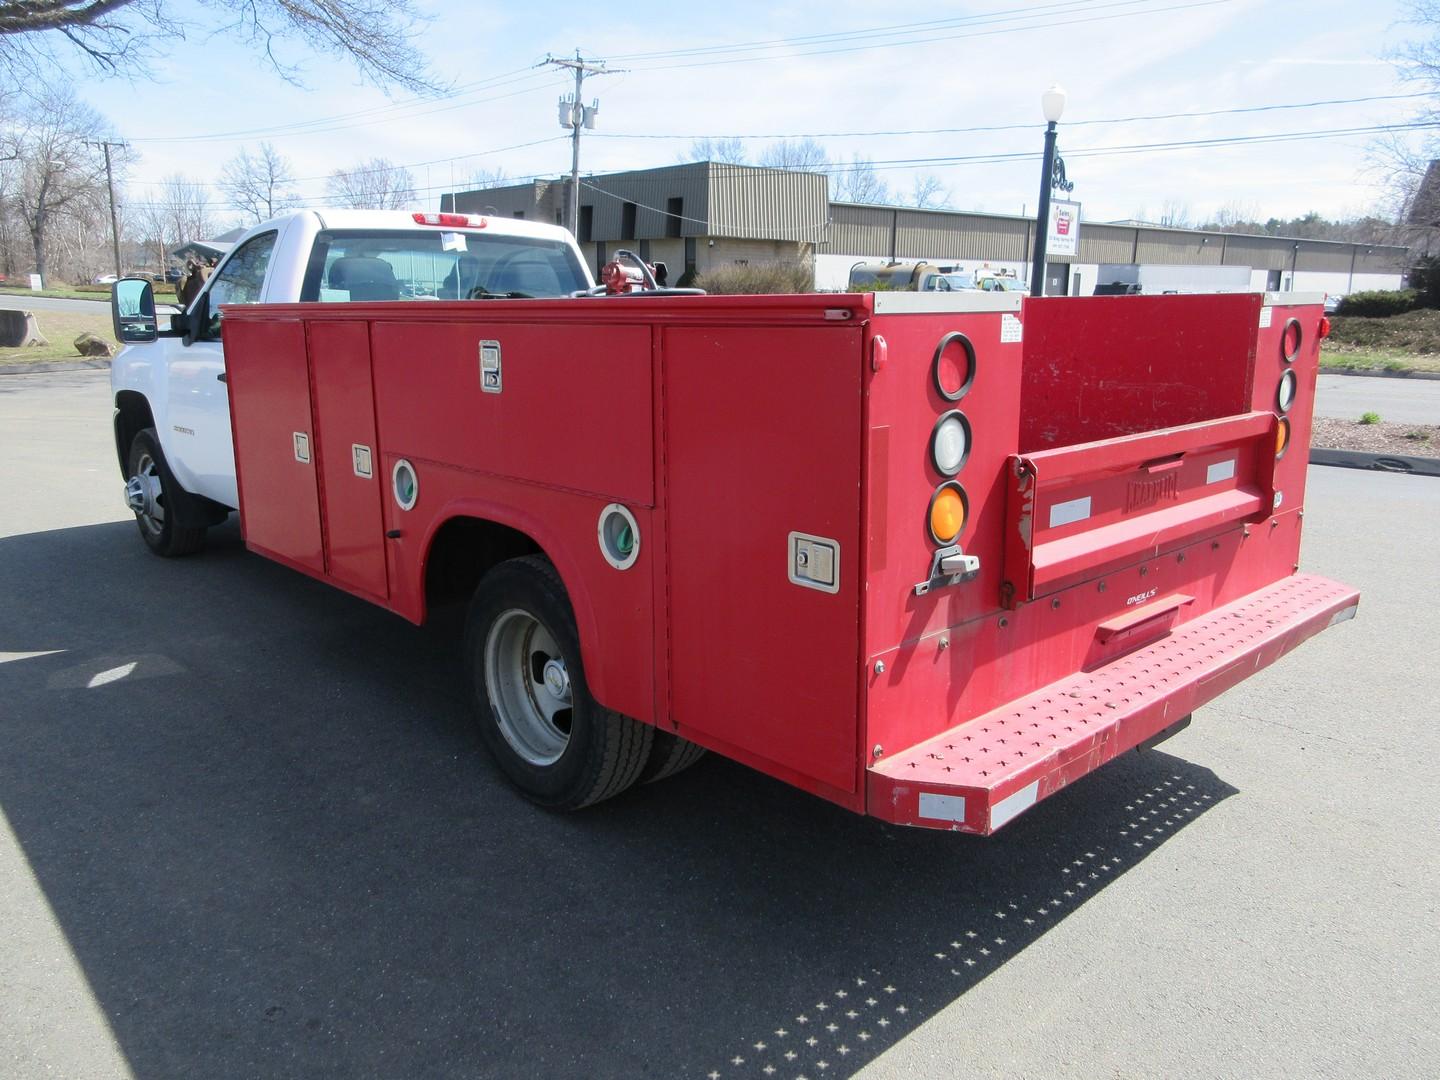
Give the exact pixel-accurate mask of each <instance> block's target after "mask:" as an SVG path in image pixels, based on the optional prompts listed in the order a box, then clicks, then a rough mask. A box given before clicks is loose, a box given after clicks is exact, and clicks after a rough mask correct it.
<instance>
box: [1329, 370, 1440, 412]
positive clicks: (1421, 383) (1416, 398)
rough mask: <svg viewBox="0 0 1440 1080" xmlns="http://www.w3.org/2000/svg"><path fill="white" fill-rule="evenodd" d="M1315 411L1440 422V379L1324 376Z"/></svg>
mask: <svg viewBox="0 0 1440 1080" xmlns="http://www.w3.org/2000/svg"><path fill="white" fill-rule="evenodd" d="M1315 389H1316V393H1315V413H1316V415H1317V416H1334V417H1338V418H1340V419H1342V420H1359V419H1360V417H1361V416H1362V415H1364V414H1365V413H1367V412H1376V413H1379V414H1380V419H1381V420H1394V421H1396V422H1397V423H1401V424H1440V379H1388V378H1385V377H1383V376H1377V377H1371V376H1366V375H1321V376H1320V381H1319V383H1318V384H1317V386H1316V388H1315Z"/></svg>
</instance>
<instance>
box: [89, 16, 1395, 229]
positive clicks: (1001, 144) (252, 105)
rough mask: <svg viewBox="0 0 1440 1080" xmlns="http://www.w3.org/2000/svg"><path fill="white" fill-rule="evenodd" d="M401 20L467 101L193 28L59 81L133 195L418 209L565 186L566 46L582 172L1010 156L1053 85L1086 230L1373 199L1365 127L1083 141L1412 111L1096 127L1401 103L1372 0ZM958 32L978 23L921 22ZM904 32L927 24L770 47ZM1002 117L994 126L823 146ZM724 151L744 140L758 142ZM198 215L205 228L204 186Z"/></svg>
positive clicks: (1017, 197) (946, 172)
mask: <svg viewBox="0 0 1440 1080" xmlns="http://www.w3.org/2000/svg"><path fill="white" fill-rule="evenodd" d="M421 6H422V8H423V10H425V11H426V12H427V13H428V14H429V15H430V16H431V17H432V21H431V22H430V23H429V25H428V26H427V27H426V28H425V29H424V30H423V31H422V33H421V36H420V38H419V45H420V48H421V49H422V51H423V52H424V53H425V54H426V55H427V56H428V57H429V59H430V61H431V63H432V64H433V66H434V68H435V70H436V72H437V73H438V74H439V75H440V77H441V78H442V79H445V80H447V81H450V82H452V83H453V84H455V85H456V86H458V87H462V88H464V87H469V88H470V89H465V90H463V91H462V92H460V93H458V94H454V95H451V96H447V97H442V98H437V99H433V100H417V99H415V98H413V97H410V96H400V97H396V98H388V97H386V95H385V94H383V93H382V92H380V91H378V90H375V89H373V88H371V87H367V86H364V85H362V84H361V83H360V82H359V80H358V78H357V77H356V75H355V74H354V71H353V69H352V68H350V67H348V66H347V65H345V64H344V63H343V62H340V61H335V60H329V59H324V58H320V59H316V58H313V57H307V56H305V55H304V54H303V53H302V52H301V51H299V50H298V49H294V48H292V49H291V50H290V51H289V53H288V56H287V58H288V59H289V60H292V61H296V62H299V63H301V64H302V66H303V73H302V78H303V80H304V83H305V85H304V86H300V87H297V86H292V85H290V84H287V83H286V82H284V81H283V80H281V79H280V78H279V77H277V76H275V75H273V74H271V73H270V72H269V71H267V70H266V69H265V68H264V67H263V64H262V63H261V61H260V60H259V59H258V58H257V57H256V56H255V55H254V54H253V53H252V52H249V51H247V50H245V49H243V48H240V47H238V46H233V45H230V44H228V43H227V42H226V41H225V40H224V39H223V38H222V37H215V36H212V37H209V38H203V37H200V36H197V35H191V36H190V38H189V40H187V41H184V42H178V41H177V42H176V43H175V45H174V48H173V49H172V50H171V51H170V52H169V54H168V55H167V56H166V58H165V59H164V60H163V61H161V62H160V63H158V64H156V65H155V66H154V67H153V69H152V75H153V76H154V78H153V81H147V82H136V83H124V82H117V81H114V80H110V81H106V80H100V79H97V78H95V77H93V76H92V75H79V76H78V77H77V85H78V87H79V90H80V93H81V94H82V96H83V97H85V98H86V99H87V100H88V101H89V102H90V103H91V104H93V105H94V106H96V107H97V108H98V109H99V110H100V111H101V112H102V113H103V114H104V115H105V116H106V117H107V118H108V119H109V120H110V122H111V123H112V124H113V125H114V126H115V127H116V129H117V130H118V131H119V133H120V134H121V135H122V136H123V137H125V138H127V139H129V140H131V141H132V145H133V146H134V147H135V149H136V150H137V151H138V154H139V156H138V159H137V161H136V163H135V165H134V167H133V168H132V170H131V180H132V187H131V190H132V191H133V192H135V193H136V195H132V198H133V197H143V194H142V193H143V191H144V190H145V187H146V185H147V184H148V183H151V182H156V181H159V180H161V179H163V178H164V177H166V176H168V175H170V174H172V173H175V172H182V173H185V174H187V175H189V176H191V177H194V178H197V179H208V178H213V177H214V176H216V175H217V174H218V172H219V169H220V166H221V165H222V164H223V162H224V161H225V160H226V159H227V158H229V157H230V156H232V155H233V154H234V153H236V152H237V151H238V150H240V149H241V148H242V147H247V146H248V147H250V148H252V149H253V148H255V147H256V146H258V144H259V143H260V142H261V141H262V139H268V140H269V141H270V142H272V143H273V144H274V145H275V146H276V148H277V149H279V150H280V151H281V152H282V153H283V154H284V155H285V156H286V157H288V158H289V159H290V161H291V162H292V164H293V166H294V170H295V175H296V176H297V177H298V178H300V179H299V180H298V181H297V183H296V184H295V185H294V187H295V189H296V190H297V192H299V193H300V194H301V195H302V197H309V198H313V199H317V200H318V199H319V198H320V197H321V196H323V194H324V180H323V178H324V176H325V175H326V174H328V173H329V172H330V171H331V170H333V169H335V168H339V167H345V166H350V165H353V164H356V163H358V162H359V161H362V160H364V159H367V158H370V157H376V156H380V157H386V158H389V159H391V160H393V161H395V162H398V163H401V164H405V165H408V166H410V167H411V171H412V173H413V174H414V176H415V179H416V182H417V184H418V186H419V187H420V188H422V189H424V194H425V195H426V196H427V197H428V202H429V203H430V204H433V202H434V199H435V198H436V197H438V195H439V193H440V192H441V191H445V190H450V189H451V187H452V185H453V186H456V187H460V188H462V189H463V188H464V187H467V186H469V185H468V183H467V181H468V180H469V178H470V177H471V176H472V174H473V173H474V172H475V171H476V170H478V169H497V168H498V169H503V170H504V171H505V172H506V173H507V174H508V175H510V176H516V177H524V176H529V175H532V174H534V175H555V174H559V173H561V172H565V171H568V168H569V162H570V149H569V144H568V141H566V140H565V137H564V132H562V131H561V129H560V127H559V125H558V123H557V121H556V116H555V103H556V99H557V97H558V96H559V95H560V94H561V93H563V92H564V91H566V90H567V89H568V88H570V86H571V83H570V81H569V79H568V77H567V76H565V75H563V74H561V73H559V72H552V71H547V70H545V69H532V68H531V65H533V64H535V63H536V62H537V61H539V60H541V59H543V58H544V56H545V55H546V53H547V52H548V53H554V54H557V55H567V54H569V55H573V53H574V50H575V49H576V48H577V47H578V48H579V49H581V50H582V51H583V52H584V54H585V55H586V56H587V57H594V58H609V59H610V60H611V66H612V67H615V68H626V69H629V70H627V71H625V72H623V73H619V74H612V75H608V76H606V77H603V78H597V79H594V80H592V81H590V82H589V83H587V85H586V92H585V96H586V98H587V100H588V99H589V98H590V97H592V96H594V97H598V98H599V99H600V112H599V115H598V126H597V128H596V131H595V137H589V136H587V138H586V140H585V144H584V151H583V158H582V167H583V168H584V169H585V170H586V171H596V172H605V171H612V170H619V169H626V168H642V167H646V166H652V165H663V164H671V163H674V162H675V161H677V160H679V159H680V157H681V156H682V155H683V154H684V153H685V152H686V151H687V150H688V149H689V147H690V145H691V142H692V140H693V138H694V137H697V136H704V135H745V136H764V135H795V136H803V135H814V136H816V137H817V138H819V141H821V142H822V143H824V144H825V145H826V147H827V148H828V149H829V150H830V152H831V153H832V155H833V156H835V157H844V158H847V159H848V158H849V157H850V155H852V154H855V153H859V154H862V155H865V156H868V157H870V158H872V159H874V160H876V161H877V162H897V163H898V162H907V161H910V160H913V159H926V158H940V157H952V158H953V157H976V156H984V155H1006V154H1031V153H1036V152H1038V150H1039V147H1040V143H1041V132H1042V129H1043V122H1042V121H1041V117H1040V107H1039V95H1040V93H1041V91H1042V90H1043V89H1044V88H1045V87H1046V86H1048V85H1049V84H1050V83H1052V82H1059V83H1061V84H1062V85H1064V87H1065V88H1066V90H1067V91H1068V93H1069V104H1068V106H1067V109H1066V113H1065V117H1064V120H1063V121H1062V125H1061V150H1062V153H1065V152H1066V151H1069V152H1070V158H1069V171H1070V176H1071V179H1073V180H1074V181H1075V192H1074V198H1076V199H1079V200H1080V201H1082V202H1083V203H1084V205H1085V216H1086V217H1087V218H1091V219H1093V220H1107V219H1116V218H1124V217H1130V216H1134V215H1137V214H1139V213H1141V212H1146V213H1148V216H1149V217H1151V218H1154V217H1155V216H1156V215H1157V214H1158V213H1159V211H1160V208H1161V207H1162V205H1164V204H1165V203H1167V202H1169V203H1178V204H1183V205H1185V206H1186V207H1188V208H1189V210H1190V212H1191V214H1192V216H1194V217H1196V218H1204V217H1205V216H1207V215H1208V214H1210V213H1212V212H1213V211H1214V210H1215V209H1216V208H1218V207H1220V206H1223V205H1226V204H1237V203H1238V204H1243V205H1245V206H1246V207H1248V208H1250V209H1253V210H1254V211H1256V212H1258V213H1259V214H1260V215H1261V216H1270V215H1276V216H1282V217H1283V216H1290V215H1294V214H1299V213H1304V212H1306V211H1308V210H1312V209H1313V210H1317V211H1319V212H1321V213H1323V214H1326V215H1327V216H1351V215H1356V214H1360V213H1363V212H1365V211H1367V210H1369V209H1370V208H1371V207H1372V206H1373V205H1374V204H1375V202H1376V200H1377V198H1378V195H1379V189H1378V182H1377V178H1376V177H1374V176H1373V175H1371V174H1369V173H1367V171H1366V146H1367V144H1368V142H1369V141H1370V137H1368V136H1348V137H1340V138H1329V139H1321V140H1313V141H1294V142H1286V143H1278V144H1251V145H1239V146H1218V147H1210V148H1190V149H1180V150H1169V151H1163V152H1162V151H1158V150H1148V151H1143V152H1137V153H1127V154H1109V155H1097V156H1087V155H1086V153H1085V152H1086V151H1095V150H1104V149H1107V148H1114V147H1131V146H1143V145H1145V144H1153V143H1164V142H1176V141H1190V140H1197V139H1217V138H1233V137H1255V136H1273V135H1277V134H1290V133H1298V132H1311V131H1316V130H1322V129H1323V130H1334V129H1348V128H1356V127H1365V126H1372V125H1382V124H1395V123H1404V122H1406V121H1407V120H1408V119H1409V118H1410V117H1411V116H1412V115H1413V114H1414V112H1415V111H1416V109H1417V107H1418V106H1419V105H1420V104H1422V102H1421V101H1420V100H1379V101H1368V102H1361V103H1355V104H1348V105H1326V106H1323V107H1315V108H1304V109H1289V110H1274V111H1267V112H1249V113H1227V114H1221V115H1211V116H1184V117H1172V118H1169V119H1164V120H1146V121H1134V122H1127V123H1096V121H1108V120H1114V119H1117V118H1125V117H1134V116H1152V115H1156V114H1173V113H1195V112H1202V111H1215V110H1230V109H1237V108H1255V107H1257V106H1274V105H1290V104H1297V103H1303V102H1315V101H1323V100H1332V99H1352V98H1362V97H1371V98H1373V97H1380V96H1385V95H1401V94H1413V93H1415V92H1417V90H1418V88H1417V87H1416V86H1414V85H1413V84H1407V83H1405V82H1404V81H1402V79H1401V78H1400V76H1399V74H1398V73H1397V71H1396V68H1395V67H1394V65H1393V64H1391V63H1389V62H1388V61H1387V60H1386V59H1385V58H1384V57H1385V53H1386V52H1387V50H1389V49H1391V48H1393V47H1394V46H1395V45H1397V44H1398V43H1400V42H1401V41H1403V40H1405V38H1406V37H1407V36H1413V35H1414V34H1415V33H1416V31H1415V30H1414V29H1413V28H1410V27H1407V26H1405V25H1403V24H1402V23H1401V22H1400V20H1401V19H1402V18H1403V17H1404V8H1403V5H1401V4H1398V3H1394V2H1390V0H1377V2H1374V3H1369V4H1356V3H1353V2H1334V3H1314V2H1300V0H1017V2H1014V3H1011V4H1009V5H1008V6H1006V7H1004V8H1003V9H1001V10H1000V11H999V12H997V8H996V6H995V5H993V4H990V3H935V2H930V3H908V2H892V3H890V4H887V5H877V4H875V3H873V2H866V3H860V2H854V0H835V2H831V3H825V4H775V3H751V2H748V0H730V2H728V3H726V4H723V5H703V6H702V5H687V6H685V7H684V8H682V9H680V10H677V9H674V8H666V7H662V6H659V5H646V4H631V5H614V4H596V3H587V4H564V3H551V4H546V5H523V4H516V3H508V4H494V3H460V2H447V0H422V3H421ZM966 18H971V19H972V20H979V21H971V22H955V23H952V24H950V25H948V26H935V25H933V24H934V23H935V22H936V21H938V20H963V19H966ZM997 18H998V21H996V20H997ZM987 20H988V21H987ZM907 24H932V25H922V26H920V27H918V28H916V29H914V30H911V31H907V32H905V33H903V34H901V33H892V34H891V35H890V36H888V37H886V36H875V35H871V36H857V37H850V38H845V39H827V40H825V41H820V42H816V43H814V44H803V45H796V44H786V43H787V42H793V39H795V38H798V37H805V36H812V35H822V34H823V35H839V34H849V33H852V32H860V31H867V30H871V29H874V28H883V27H895V26H901V25H907ZM754 42H767V43H779V44H774V45H767V46H765V47H763V48H758V49H754V50H751V51H748V52H743V53H738V54H737V53H725V52H712V53H691V54H688V55H680V56H675V55H670V56H645V55H637V54H653V53H667V52H668V53H671V54H673V53H675V52H677V51H679V50H687V49H706V48H716V47H721V46H732V45H737V44H744V43H754ZM902 42H908V43H903V44H902ZM627 57H628V59H627ZM737 59H744V60H746V61H747V62H741V63H736V62H732V61H734V60H737ZM716 60H720V61H726V62H722V63H715V62H714V61H716ZM476 84H480V85H476ZM295 125H306V126H304V127H297V126H295ZM1006 125H1019V128H1018V129H1015V130H1004V131H989V132H983V131H970V132H951V133H930V134H886V135H865V136H851V135H849V134H847V133H853V132H879V131H884V132H899V131H907V132H909V131H917V130H920V129H935V128H976V127H989V126H1006ZM227 133H243V134H233V135H232V134H227ZM217 136H223V137H217ZM641 136H645V137H641ZM653 136H675V137H674V138H654V137H653ZM537 142H538V143H539V144H538V145H528V146H522V145H520V144H530V143H537ZM749 142H750V144H751V145H754V146H756V147H757V148H758V147H759V146H760V145H763V143H764V140H763V139H754V140H749ZM506 147H515V148H514V149H504V150H501V149H500V148H506ZM497 150H499V151H500V152H496V153H489V151H497ZM916 171H919V172H926V173H933V174H935V175H936V176H938V177H939V179H940V181H941V182H942V184H943V185H944V186H945V188H946V189H947V190H948V192H949V201H950V203H951V205H953V206H954V207H956V208H958V209H970V210H984V211H994V212H1019V211H1021V210H1022V208H1023V209H1028V210H1030V211H1031V212H1033V209H1034V202H1035V197H1036V194H1037V190H1038V177H1037V173H1038V164H1037V162H1036V161H1035V160H1032V159H1030V158H1028V157H1027V158H1023V159H1019V160H1009V161H1000V162H990V163H976V162H965V163H957V164H924V165H921V166H919V167H918V169H916V168H912V167H910V166H908V165H900V164H897V165H895V166H893V167H892V166H889V165H885V166H883V167H882V175H883V176H884V177H885V179H887V180H888V181H889V182H890V183H891V186H892V188H895V189H897V190H898V192H899V193H900V195H901V197H900V198H899V199H898V200H897V201H902V202H903V201H904V195H905V194H907V193H908V192H909V190H910V186H911V182H912V176H913V175H914V173H915V172H916ZM215 202H216V206H217V209H218V210H219V211H220V212H221V214H222V216H227V215H226V214H225V207H224V205H223V199H222V198H221V197H220V196H219V195H218V193H217V195H216V197H215Z"/></svg>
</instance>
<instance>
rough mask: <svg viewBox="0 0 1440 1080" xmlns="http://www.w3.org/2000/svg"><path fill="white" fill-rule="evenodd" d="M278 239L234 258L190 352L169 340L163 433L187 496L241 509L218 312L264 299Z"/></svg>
mask: <svg viewBox="0 0 1440 1080" xmlns="http://www.w3.org/2000/svg"><path fill="white" fill-rule="evenodd" d="M278 239H279V233H278V232H274V231H272V232H265V233H261V234H259V235H258V236H252V237H251V238H250V239H249V240H246V241H245V242H244V243H243V244H242V245H241V246H240V247H238V248H236V249H235V250H234V251H232V252H231V253H230V255H229V256H228V257H227V258H226V259H225V261H224V262H223V263H222V264H221V265H220V267H219V269H217V270H216V271H215V273H213V274H211V275H210V279H209V281H207V282H206V283H205V289H204V291H202V292H201V293H200V295H199V296H198V297H196V299H195V302H194V303H193V304H192V305H191V307H190V317H191V318H192V319H194V318H196V317H197V316H201V315H203V316H204V319H203V323H204V325H199V326H195V327H193V331H192V332H193V340H191V342H190V344H188V345H186V344H185V343H184V342H183V341H181V340H180V339H171V347H170V355H169V357H168V358H167V359H168V361H169V369H170V372H169V375H170V380H169V381H170V394H169V405H170V416H169V426H170V430H169V431H168V432H165V433H163V436H162V437H163V438H164V439H165V441H166V442H169V443H171V444H173V445H174V447H175V449H176V451H177V452H175V453H170V452H168V451H167V454H166V456H167V458H168V459H169V461H170V463H171V468H172V469H173V470H174V472H175V474H176V477H177V478H178V479H179V480H180V483H181V485H182V486H183V487H184V488H186V489H187V490H188V491H193V492H195V493H197V494H200V495H205V496H207V497H209V498H211V499H214V500H215V501H216V502H219V503H222V504H224V505H225V506H229V507H238V506H239V505H240V503H239V495H238V493H237V491H236V486H235V447H234V444H233V443H232V442H231V438H230V399H229V395H228V393H227V392H226V388H225V384H224V383H223V382H221V381H220V376H221V374H223V373H224V371H225V354H224V349H223V343H222V333H221V321H222V316H221V313H220V308H221V305H224V304H258V303H260V302H261V299H262V298H263V297H264V295H265V293H264V289H265V281H266V278H267V276H268V275H269V271H270V261H271V255H272V254H273V253H274V251H275V245H276V242H277V241H278Z"/></svg>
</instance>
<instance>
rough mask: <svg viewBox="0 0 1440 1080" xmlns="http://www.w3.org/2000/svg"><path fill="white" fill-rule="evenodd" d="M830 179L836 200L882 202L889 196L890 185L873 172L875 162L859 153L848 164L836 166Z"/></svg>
mask: <svg viewBox="0 0 1440 1080" xmlns="http://www.w3.org/2000/svg"><path fill="white" fill-rule="evenodd" d="M830 179H831V181H832V183H833V184H834V192H835V195H834V198H835V199H836V201H838V202H855V203H883V202H885V201H886V200H887V199H889V198H890V185H889V184H887V183H886V182H885V181H884V180H882V179H881V178H880V177H879V175H878V174H877V173H876V172H875V163H874V162H873V161H871V159H870V158H867V157H861V156H860V155H859V154H856V155H855V156H854V157H852V158H851V159H850V163H849V164H848V165H844V166H837V167H836V169H835V171H834V172H832V173H831V174H830Z"/></svg>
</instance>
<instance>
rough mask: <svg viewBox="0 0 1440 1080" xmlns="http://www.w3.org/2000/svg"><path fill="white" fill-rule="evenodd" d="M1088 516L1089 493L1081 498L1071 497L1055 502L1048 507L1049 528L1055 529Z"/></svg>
mask: <svg viewBox="0 0 1440 1080" xmlns="http://www.w3.org/2000/svg"><path fill="white" fill-rule="evenodd" d="M1089 516H1090V496H1089V495H1086V496H1085V497H1084V498H1083V499H1071V500H1070V501H1069V502H1062V503H1056V504H1055V505H1054V506H1052V507H1050V528H1052V529H1056V528H1059V527H1060V526H1061V525H1069V524H1070V523H1071V522H1074V521H1084V520H1085V519H1086V518H1088V517H1089Z"/></svg>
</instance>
